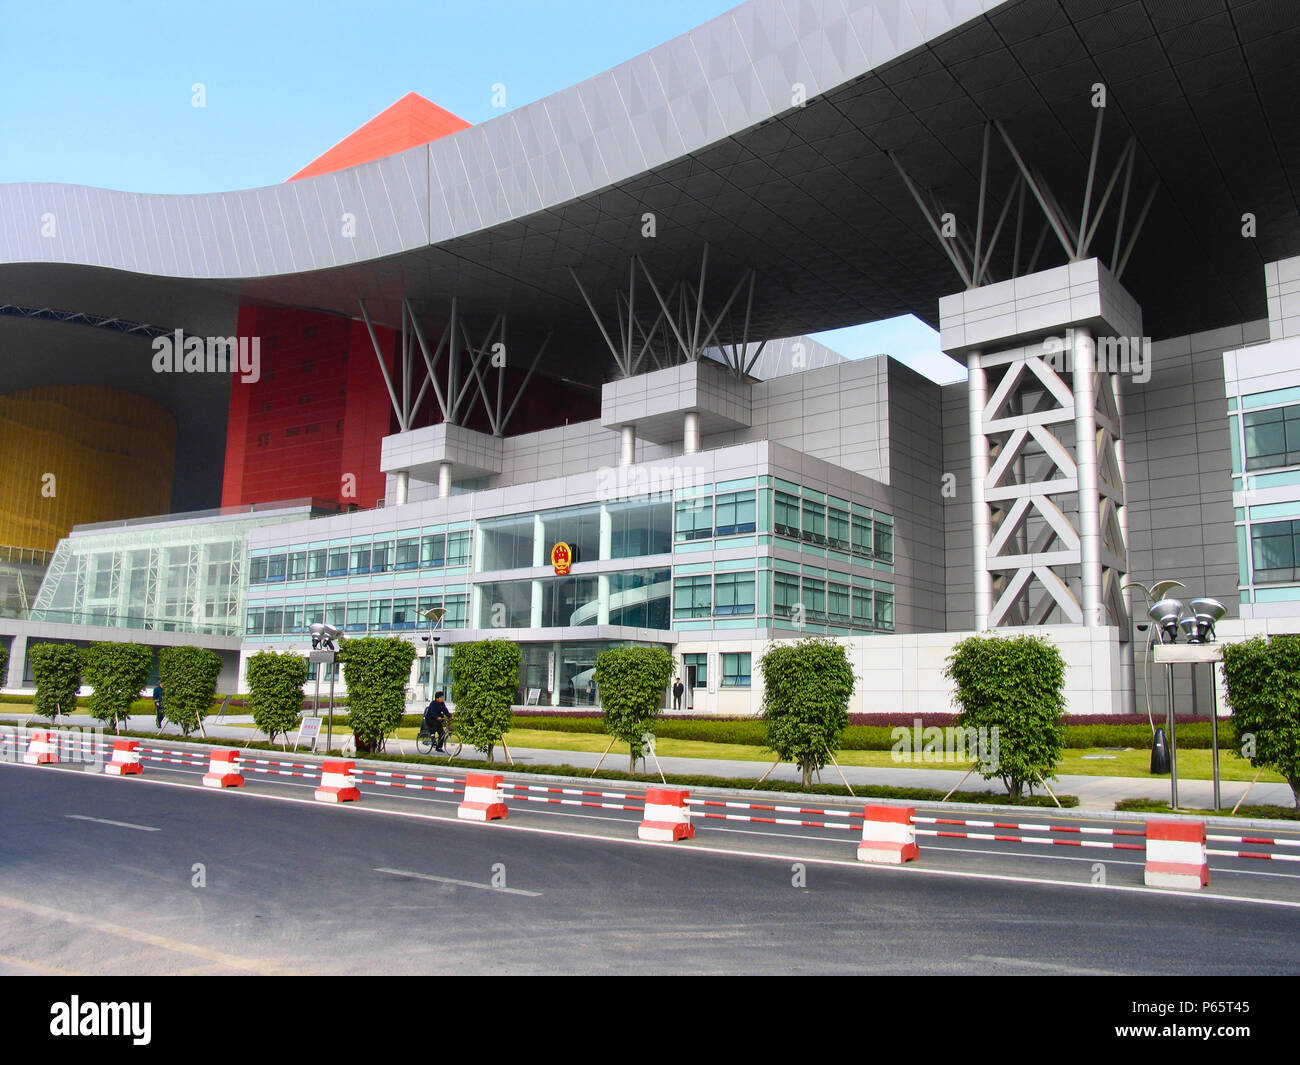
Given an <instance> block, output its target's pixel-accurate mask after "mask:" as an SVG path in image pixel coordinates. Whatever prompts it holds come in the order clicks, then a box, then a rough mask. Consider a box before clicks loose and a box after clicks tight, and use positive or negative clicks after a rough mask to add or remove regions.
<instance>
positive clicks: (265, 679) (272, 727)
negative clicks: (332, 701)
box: [164, 651, 308, 742]
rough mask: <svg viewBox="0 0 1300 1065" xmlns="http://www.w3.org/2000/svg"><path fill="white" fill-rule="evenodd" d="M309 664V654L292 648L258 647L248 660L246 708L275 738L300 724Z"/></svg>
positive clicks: (254, 719) (255, 723) (272, 738)
mask: <svg viewBox="0 0 1300 1065" xmlns="http://www.w3.org/2000/svg"><path fill="white" fill-rule="evenodd" d="M307 666H308V664H307V659H306V658H304V657H303V656H302V655H296V654H293V653H292V652H285V653H283V654H281V653H279V652H276V651H259V652H258V653H257V654H255V655H253V656H252V657H251V658H249V660H248V698H247V700H246V701H245V703H244V709H245V710H247V711H248V713H250V714H252V715H253V724H254V725H256V726H257V728H258V730H259V731H260V732H265V733H266V734H267V735H268V736H269V737H270V738H271V740H272V742H274V740H275V737H276V736H278V735H280V734H281V733H283V734H284V735H286V736H287V735H288V734H289V733H290V732H291V731H292V730H293V728H294V726H295V725H297V724H298V717H299V715H300V714H301V713H302V702H303V700H302V687H303V685H304V684H306V683H307ZM165 694H166V690H165V689H164V695H165Z"/></svg>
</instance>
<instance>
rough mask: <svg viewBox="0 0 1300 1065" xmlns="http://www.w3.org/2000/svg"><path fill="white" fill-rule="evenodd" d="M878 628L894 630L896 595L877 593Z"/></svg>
mask: <svg viewBox="0 0 1300 1065" xmlns="http://www.w3.org/2000/svg"><path fill="white" fill-rule="evenodd" d="M876 628H878V629H888V630H889V631H891V632H892V631H893V628H894V593H893V592H882V591H879V590H877V591H876Z"/></svg>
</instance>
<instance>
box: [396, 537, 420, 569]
mask: <svg viewBox="0 0 1300 1065" xmlns="http://www.w3.org/2000/svg"><path fill="white" fill-rule="evenodd" d="M419 565H420V538H419V537H418V536H408V537H404V538H403V539H401V540H398V541H397V552H396V554H395V555H394V561H393V568H394V569H417V568H418V567H419Z"/></svg>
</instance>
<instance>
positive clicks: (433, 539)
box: [420, 533, 447, 569]
mask: <svg viewBox="0 0 1300 1065" xmlns="http://www.w3.org/2000/svg"><path fill="white" fill-rule="evenodd" d="M446 555H447V537H446V535H445V534H443V533H434V534H432V535H430V536H425V537H424V538H423V539H422V540H421V541H420V565H421V567H423V568H426V569H428V568H438V567H440V566H443V565H445V564H446V561H447V558H446Z"/></svg>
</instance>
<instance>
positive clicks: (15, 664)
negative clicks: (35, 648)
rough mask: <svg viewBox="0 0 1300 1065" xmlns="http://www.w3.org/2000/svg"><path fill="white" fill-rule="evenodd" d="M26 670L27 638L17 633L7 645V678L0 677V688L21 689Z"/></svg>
mask: <svg viewBox="0 0 1300 1065" xmlns="http://www.w3.org/2000/svg"><path fill="white" fill-rule="evenodd" d="M26 669H27V637H26V636H25V635H23V634H22V633H19V634H18V635H17V636H15V637H14V638H13V642H12V643H11V644H10V645H9V670H8V673H9V676H8V679H6V678H5V677H4V676H0V688H5V687H9V688H21V687H22V686H23V673H24V672H25V671H26Z"/></svg>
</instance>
